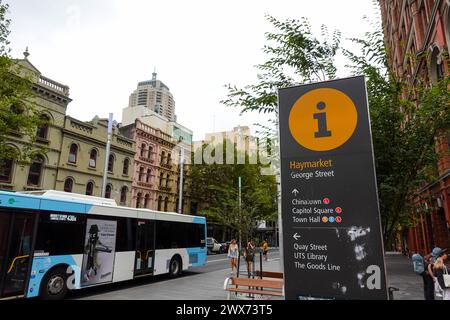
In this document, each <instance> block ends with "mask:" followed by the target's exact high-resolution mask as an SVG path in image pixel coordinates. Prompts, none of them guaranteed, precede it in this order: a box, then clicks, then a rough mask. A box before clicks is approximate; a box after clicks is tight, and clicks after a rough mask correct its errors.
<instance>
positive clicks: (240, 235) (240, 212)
mask: <svg viewBox="0 0 450 320" xmlns="http://www.w3.org/2000/svg"><path fill="white" fill-rule="evenodd" d="M238 188H239V248H242V230H241V228H242V192H241V189H242V181H241V177H239V179H238Z"/></svg>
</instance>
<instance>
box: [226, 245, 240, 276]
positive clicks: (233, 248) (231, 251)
mask: <svg viewBox="0 0 450 320" xmlns="http://www.w3.org/2000/svg"><path fill="white" fill-rule="evenodd" d="M238 253H239V246H238V244H237V243H236V239H233V240H231V243H230V246H229V247H228V258H230V265H231V273H232V274H234V269H235V268H236V274H237V259H238Z"/></svg>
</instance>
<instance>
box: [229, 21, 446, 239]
mask: <svg viewBox="0 0 450 320" xmlns="http://www.w3.org/2000/svg"><path fill="white" fill-rule="evenodd" d="M268 20H269V22H271V23H272V24H273V26H275V28H276V29H277V30H278V31H279V33H267V34H266V39H267V40H268V42H269V43H270V46H266V47H264V49H263V50H264V52H265V53H266V54H268V56H269V57H268V60H267V62H266V63H264V64H260V65H257V66H256V68H257V69H258V70H260V71H261V70H262V71H263V74H258V80H259V82H258V83H257V84H255V85H249V86H246V87H245V88H243V89H239V88H236V87H231V86H229V93H228V97H227V99H226V100H224V101H223V103H224V104H225V105H227V106H231V107H238V108H240V109H241V110H242V112H251V111H257V112H263V113H272V114H274V116H276V113H277V89H278V88H283V87H287V86H292V85H294V84H301V83H307V82H310V81H319V80H327V79H333V78H334V77H335V75H336V68H335V67H334V59H335V57H336V53H337V51H338V49H339V44H340V40H339V37H340V33H339V32H337V31H335V32H334V33H333V36H332V37H331V40H322V41H320V40H318V39H317V38H316V37H315V36H314V35H313V34H312V33H311V28H310V27H309V23H308V22H307V20H306V19H302V20H300V21H299V20H286V21H285V22H280V21H278V20H276V19H274V18H273V17H270V16H269V17H268ZM324 30H325V31H324ZM326 30H327V29H326V28H325V27H322V39H323V38H326V36H327V32H326ZM381 30H382V29H381V26H379V25H378V31H376V32H372V33H367V34H366V36H365V38H364V39H353V41H354V42H355V43H356V44H359V45H360V48H361V52H360V53H358V54H354V53H352V52H350V51H348V50H344V53H345V55H346V56H347V57H348V59H349V61H350V67H351V68H353V70H354V72H355V73H356V74H364V75H365V76H366V78H367V87H368V95H369V105H370V115H371V125H372V134H373V144H374V149H375V158H376V170H377V180H378V186H379V199H380V209H381V216H382V223H383V235H384V242H385V245H386V246H387V247H388V246H390V244H391V242H392V241H393V238H394V235H395V232H396V231H397V229H398V228H399V227H408V226H409V225H410V224H411V223H412V222H413V215H411V208H410V206H409V205H408V203H410V200H411V199H412V198H413V197H414V196H415V193H416V191H417V188H418V187H419V186H421V185H423V184H424V183H425V182H429V181H430V179H433V177H435V176H436V175H435V174H431V175H430V170H429V168H430V167H433V166H435V164H436V157H437V155H436V153H435V150H434V138H435V137H436V134H438V133H439V132H440V130H442V129H444V128H447V127H448V124H449V123H450V118H449V117H450V112H449V111H450V110H449V102H450V95H449V89H448V88H449V84H450V82H449V78H446V79H443V80H441V81H440V82H439V83H436V84H434V85H433V86H429V85H427V84H425V83H416V85H415V86H414V87H411V86H409V85H408V84H405V83H402V82H401V81H400V80H399V79H396V78H395V77H394V76H393V75H392V73H390V72H389V69H388V67H387V55H386V49H385V45H384V42H383V34H382V31H381ZM274 122H275V121H274ZM269 129H271V128H269ZM271 135H272V136H273V133H271Z"/></svg>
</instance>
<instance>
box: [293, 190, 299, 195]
mask: <svg viewBox="0 0 450 320" xmlns="http://www.w3.org/2000/svg"><path fill="white" fill-rule="evenodd" d="M292 193H293V194H294V195H298V194H299V193H300V191H298V190H297V189H294V190H292Z"/></svg>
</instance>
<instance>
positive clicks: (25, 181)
mask: <svg viewBox="0 0 450 320" xmlns="http://www.w3.org/2000/svg"><path fill="white" fill-rule="evenodd" d="M24 56H25V57H24V59H21V60H16V63H17V65H18V66H19V67H20V71H19V73H18V74H20V75H22V76H27V77H28V78H30V79H31V81H32V89H33V93H34V95H33V98H32V101H28V103H34V105H35V106H36V109H37V111H38V112H40V113H41V114H42V117H45V120H46V124H45V125H42V126H40V127H39V128H36V141H35V142H31V140H29V139H28V138H26V137H24V136H23V135H21V134H19V133H15V132H14V131H13V132H12V133H11V135H10V136H9V137H8V145H9V146H11V148H17V149H19V150H21V149H23V148H25V147H27V146H30V145H32V144H33V143H34V144H36V145H39V146H43V147H45V150H46V152H45V153H40V154H39V155H37V156H36V157H35V158H34V159H31V160H32V161H31V164H29V165H19V164H18V163H17V161H16V160H14V159H5V161H3V162H2V168H0V169H1V170H0V172H1V173H2V174H0V189H3V190H13V191H37V190H59V191H67V192H74V193H80V194H87V195H93V196H100V195H101V187H102V177H103V167H104V163H105V154H106V141H107V127H108V123H107V122H108V120H107V119H99V118H98V117H96V118H94V120H92V121H90V122H83V121H80V120H77V119H74V118H72V117H69V116H67V115H66V110H67V106H68V104H69V103H70V102H71V101H72V100H71V99H70V98H69V87H68V86H66V85H63V84H60V83H58V82H57V81H54V80H52V79H49V78H47V77H44V76H43V75H42V73H41V72H40V71H39V70H38V69H37V68H36V67H35V66H34V65H33V64H32V63H31V62H30V61H29V60H28V57H29V53H28V50H27V51H26V52H25V53H24ZM25 103H27V102H25ZM133 159H134V144H133V141H132V140H130V139H127V138H126V137H124V136H121V135H120V133H119V131H118V129H117V127H115V128H114V134H113V138H112V144H111V156H110V159H109V162H108V169H109V170H108V185H107V188H106V196H107V197H108V198H113V199H115V200H116V202H117V203H118V204H121V205H125V206H129V205H130V204H131V182H132V177H133V175H132V172H133Z"/></svg>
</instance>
